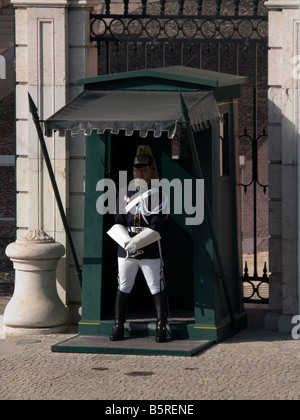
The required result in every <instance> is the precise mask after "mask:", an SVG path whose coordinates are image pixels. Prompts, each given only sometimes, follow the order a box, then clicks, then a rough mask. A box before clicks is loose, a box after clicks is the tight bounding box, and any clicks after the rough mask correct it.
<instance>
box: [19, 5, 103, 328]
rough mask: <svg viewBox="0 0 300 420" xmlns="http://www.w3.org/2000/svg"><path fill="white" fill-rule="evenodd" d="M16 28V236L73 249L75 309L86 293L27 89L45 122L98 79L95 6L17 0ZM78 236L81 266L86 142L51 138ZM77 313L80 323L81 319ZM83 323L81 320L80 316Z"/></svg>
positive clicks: (65, 275)
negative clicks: (40, 237) (85, 80)
mask: <svg viewBox="0 0 300 420" xmlns="http://www.w3.org/2000/svg"><path fill="white" fill-rule="evenodd" d="M12 3H13V4H14V6H15V22H16V23H15V24H16V156H17V164H16V166H17V172H16V175H17V181H16V189H17V200H16V206H17V209H16V214H17V237H18V238H19V237H23V236H25V235H26V234H27V232H28V230H34V229H40V230H43V231H45V232H46V233H47V234H48V235H50V236H52V237H53V238H54V239H55V240H56V241H57V242H59V243H61V244H63V245H64V246H65V248H66V250H67V252H66V255H65V256H64V257H63V258H62V259H61V260H60V262H59V266H58V269H57V286H58V292H59V296H60V298H61V300H62V301H63V302H64V303H65V304H67V305H69V306H70V307H72V309H74V308H78V307H79V306H80V303H81V291H80V286H79V282H78V279H77V276H76V274H75V268H74V265H73V261H72V257H71V255H70V252H69V247H68V243H67V239H66V235H65V230H64V228H63V224H62V220H61V217H60V214H59V211H58V208H57V205H56V200H55V197H54V194H53V189H52V186H51V183H50V179H49V176H48V172H47V169H46V166H45V162H44V159H43V156H42V153H41V149H40V145H39V140H38V137H37V132H36V129H35V126H34V123H33V121H32V118H31V115H30V113H29V108H28V92H29V93H30V95H31V96H32V98H33V100H34V102H35V104H36V106H37V108H38V112H39V117H40V119H42V120H44V119H46V118H47V117H49V116H51V115H52V114H53V113H54V112H55V111H57V110H58V109H60V108H61V107H62V106H64V105H65V104H66V103H67V102H68V101H69V100H71V99H72V98H74V97H75V96H76V95H77V94H78V93H79V92H80V90H81V89H82V87H80V86H76V79H78V78H81V77H88V76H94V75H96V74H97V49H96V48H95V46H94V45H91V44H90V40H89V25H90V18H89V15H90V12H91V11H92V10H93V2H92V1H90V0H89V1H79V0H78V1H77V0H74V1H72V2H65V1H64V0H58V1H50V2H49V1H47V0H41V1H39V2H36V1H34V0H33V1H31V0H29V1H26V0H24V1H23V0H13V1H12ZM46 143H47V149H48V152H49V156H50V159H51V164H52V167H53V170H54V174H55V178H56V182H57V185H58V189H59V191H60V196H61V199H62V202H63V206H64V210H65V213H66V214H67V217H68V219H69V224H70V228H71V234H72V237H73V240H74V245H75V248H76V251H77V253H78V257H79V260H80V263H81V262H82V243H83V208H84V162H85V144H84V138H83V137H81V138H77V139H76V140H72V141H70V139H69V138H65V137H59V136H58V135H54V136H53V137H52V138H46ZM76 311H77V309H76V310H75V312H74V318H73V320H74V321H76V317H77V315H78V314H77V312H76ZM77 319H78V318H77Z"/></svg>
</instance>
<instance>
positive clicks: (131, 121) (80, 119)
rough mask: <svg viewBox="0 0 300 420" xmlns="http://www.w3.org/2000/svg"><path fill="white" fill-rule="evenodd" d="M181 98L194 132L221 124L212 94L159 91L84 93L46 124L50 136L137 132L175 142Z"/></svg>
mask: <svg viewBox="0 0 300 420" xmlns="http://www.w3.org/2000/svg"><path fill="white" fill-rule="evenodd" d="M180 95H182V97H183V99H184V102H185V104H186V106H187V108H188V110H189V116H190V122H191V127H192V129H193V130H194V131H200V130H203V129H206V128H208V127H209V126H210V125H211V124H213V123H214V122H216V121H219V120H220V113H219V108H218V105H217V103H216V100H215V97H214V94H213V92H212V91H207V90H201V91H200V90H198V91H195V92H181V93H180V92H158V91H155V92H153V91H124V90H121V91H105V90H103V91H88V90H85V91H83V92H82V93H81V94H80V95H78V96H77V97H76V98H75V99H73V100H72V101H71V102H69V103H68V104H67V105H65V106H64V107H63V108H61V109H60V110H59V111H58V112H56V113H55V114H54V115H53V116H52V117H50V118H48V119H47V120H46V122H45V131H46V135H47V136H51V135H52V132H53V131H59V135H60V136H63V135H65V132H66V131H67V130H69V131H70V132H71V134H72V136H77V135H78V134H79V131H81V130H83V132H84V133H85V134H86V135H90V134H91V132H92V131H93V130H97V132H98V133H99V134H103V133H104V132H105V131H106V130H110V131H111V133H112V134H118V133H119V131H120V130H124V131H125V134H126V135H127V136H131V135H132V133H133V132H134V131H138V132H139V135H140V136H141V137H146V136H147V135H148V133H149V132H152V133H153V136H154V137H160V136H161V135H162V133H163V132H166V133H167V136H168V137H169V138H173V137H174V135H175V132H176V126H177V123H178V122H180V121H181V120H182V119H183V116H182V110H181V98H180Z"/></svg>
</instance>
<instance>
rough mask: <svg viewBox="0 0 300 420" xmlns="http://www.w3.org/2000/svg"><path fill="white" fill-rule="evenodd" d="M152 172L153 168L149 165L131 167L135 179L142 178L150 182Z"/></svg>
mask: <svg viewBox="0 0 300 420" xmlns="http://www.w3.org/2000/svg"><path fill="white" fill-rule="evenodd" d="M153 173H154V169H153V168H150V166H143V167H142V168H133V175H134V178H135V179H137V178H138V179H143V180H144V181H146V182H147V184H150V182H151V179H152V176H153Z"/></svg>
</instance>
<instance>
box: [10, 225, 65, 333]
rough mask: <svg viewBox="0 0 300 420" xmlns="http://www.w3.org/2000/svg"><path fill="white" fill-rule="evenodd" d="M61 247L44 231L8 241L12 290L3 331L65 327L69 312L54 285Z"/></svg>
mask: <svg viewBox="0 0 300 420" xmlns="http://www.w3.org/2000/svg"><path fill="white" fill-rule="evenodd" d="M64 253H65V249H64V247H63V246H62V245H61V244H59V243H57V242H55V241H54V239H53V238H51V237H49V236H48V235H47V234H45V232H43V231H30V232H29V233H28V235H27V236H25V237H24V238H21V239H17V241H16V242H13V243H11V244H9V245H8V247H7V248H6V255H7V256H8V257H9V258H10V259H11V260H12V261H13V263H14V269H15V290H14V294H13V297H12V299H11V300H10V302H9V303H8V305H7V306H6V308H5V312H4V332H5V333H12V334H24V333H26V334H28V333H29V334H50V333H58V332H63V331H66V330H67V326H66V324H67V320H68V312H67V309H66V308H65V306H64V305H63V303H62V301H61V300H60V299H59V297H58V294H57V289H56V268H57V263H58V261H59V259H60V258H61V257H62V256H63V255H64Z"/></svg>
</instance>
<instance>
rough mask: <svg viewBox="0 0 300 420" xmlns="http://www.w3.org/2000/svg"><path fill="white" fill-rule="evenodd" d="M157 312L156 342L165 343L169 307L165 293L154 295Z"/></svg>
mask: <svg viewBox="0 0 300 420" xmlns="http://www.w3.org/2000/svg"><path fill="white" fill-rule="evenodd" d="M153 298H154V305H155V310H156V317H157V324H156V341H157V342H158V343H164V342H165V341H166V340H167V318H168V317H167V305H166V300H165V295H164V292H160V293H157V294H156V295H153Z"/></svg>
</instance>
